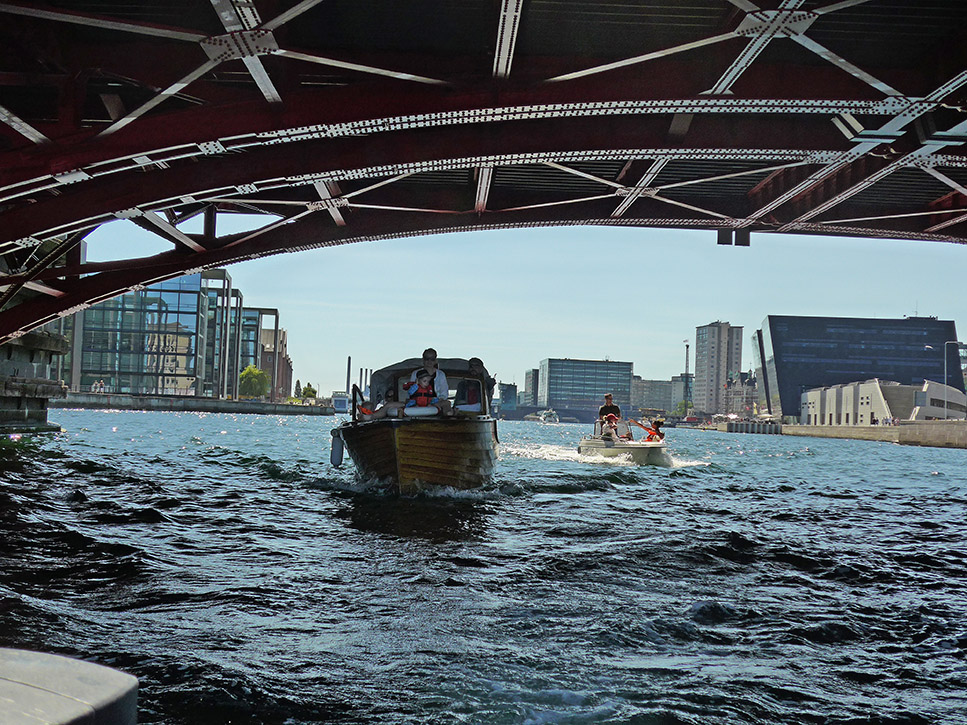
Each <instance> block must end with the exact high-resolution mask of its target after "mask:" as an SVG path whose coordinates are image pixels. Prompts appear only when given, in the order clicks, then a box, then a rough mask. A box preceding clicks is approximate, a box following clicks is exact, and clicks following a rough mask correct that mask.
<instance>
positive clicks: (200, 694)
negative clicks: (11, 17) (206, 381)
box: [0, 410, 967, 725]
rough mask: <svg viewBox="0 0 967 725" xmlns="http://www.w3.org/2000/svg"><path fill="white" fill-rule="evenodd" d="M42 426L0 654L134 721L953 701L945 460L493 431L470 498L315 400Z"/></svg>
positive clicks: (494, 719)
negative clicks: (292, 406)
mask: <svg viewBox="0 0 967 725" xmlns="http://www.w3.org/2000/svg"><path fill="white" fill-rule="evenodd" d="M51 417H52V419H54V420H56V421H57V422H58V423H60V424H61V425H63V426H64V428H65V432H64V433H62V434H58V435H53V436H49V437H44V438H37V439H34V440H28V439H22V440H20V441H8V442H4V444H3V445H2V446H0V646H7V647H21V648H27V649H37V650H42V651H47V652H55V653H62V654H68V655H73V656H77V657H81V658H84V659H91V660H93V661H96V662H99V663H101V664H106V665H109V666H113V667H116V668H119V669H122V670H125V671H128V672H131V673H132V674H135V675H137V676H138V677H139V678H140V681H141V689H140V710H139V718H140V719H139V722H141V723H165V724H168V723H173V724H182V723H184V724H187V723H191V724H199V725H201V724H205V725H210V724H212V723H279V724H280V725H281V724H283V723H285V724H288V725H302V724H304V723H322V722H336V723H414V724H416V723H421V724H422V723H638V724H652V723H654V724H656V725H658V724H660V725H665V724H669V723H696V724H698V723H702V724H708V723H712V724H715V723H722V724H725V723H823V724H829V725H832V724H843V725H846V724H847V723H849V724H850V725H853V724H858V723H884V724H885V723H896V724H900V723H961V722H964V721H965V719H967V715H965V713H967V657H965V655H967V618H965V616H964V613H965V612H967V526H965V510H967V509H965V504H967V452H965V451H962V450H948V449H936V448H911V447H901V446H897V445H891V444H885V443H877V442H867V441H851V440H820V439H809V438H789V437H782V436H767V435H742V434H726V433H718V432H705V431H696V430H676V429H671V430H669V431H668V443H669V447H670V453H671V455H670V458H669V461H668V464H669V465H668V466H665V467H653V466H649V467H636V466H633V465H630V464H628V463H625V462H620V461H614V460H607V461H605V460H603V459H602V460H597V461H594V460H590V461H589V460H584V459H581V458H579V457H578V455H577V453H576V446H577V441H578V439H579V438H580V436H581V435H582V434H583V433H584V432H585V431H584V426H580V425H569V424H557V425H544V424H540V423H529V422H503V423H501V424H500V428H499V435H500V439H501V457H500V462H499V467H498V475H497V480H496V481H495V482H494V485H493V487H492V488H489V489H487V490H483V491H478V492H473V493H470V494H467V493H464V494H456V493H449V494H448V493H446V492H439V493H437V494H436V495H432V496H423V497H419V498H415V499H398V498H392V497H387V496H385V495H383V494H381V493H379V492H378V491H373V490H367V489H366V488H365V487H364V486H361V485H359V484H358V483H356V482H355V481H354V479H353V475H352V464H351V463H347V465H346V466H345V467H344V468H343V469H341V470H337V469H334V468H333V467H332V466H331V465H330V464H329V452H328V447H329V440H330V436H329V429H330V427H332V425H333V424H334V419H333V418H325V419H321V418H304V417H266V416H254V415H212V414H199V413H139V412H117V411H115V412H111V411H71V410H60V411H55V412H52V414H51Z"/></svg>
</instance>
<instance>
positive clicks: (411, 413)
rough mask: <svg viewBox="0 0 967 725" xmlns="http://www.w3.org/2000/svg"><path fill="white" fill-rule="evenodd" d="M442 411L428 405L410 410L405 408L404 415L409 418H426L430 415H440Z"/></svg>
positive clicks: (413, 407)
mask: <svg viewBox="0 0 967 725" xmlns="http://www.w3.org/2000/svg"><path fill="white" fill-rule="evenodd" d="M439 413H440V409H439V408H438V407H436V406H435V405H426V406H423V407H420V406H416V405H414V406H412V407H410V408H403V415H405V416H406V417H407V418H425V417H426V416H428V415H438V414H439Z"/></svg>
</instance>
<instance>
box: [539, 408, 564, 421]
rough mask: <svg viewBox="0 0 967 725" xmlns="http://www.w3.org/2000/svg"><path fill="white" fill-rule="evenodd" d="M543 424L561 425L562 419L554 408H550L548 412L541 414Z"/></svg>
mask: <svg viewBox="0 0 967 725" xmlns="http://www.w3.org/2000/svg"><path fill="white" fill-rule="evenodd" d="M540 416H541V423H560V422H561V419H560V418H559V417H558V415H557V413H556V412H555V410H554V408H548V409H547V410H542V411H541V412H540Z"/></svg>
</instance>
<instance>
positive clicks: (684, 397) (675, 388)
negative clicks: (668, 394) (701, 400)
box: [668, 373, 695, 413]
mask: <svg viewBox="0 0 967 725" xmlns="http://www.w3.org/2000/svg"><path fill="white" fill-rule="evenodd" d="M694 382H695V381H694V376H693V375H692V373H682V374H681V375H676V376H675V377H673V378H672V400H671V406H670V407H669V408H668V410H669V412H672V413H673V412H675V410H676V409H677V408H678V407H679V405H680V404H681V403H682V402H683V401H690V400H691V390H692V387H693V383H694Z"/></svg>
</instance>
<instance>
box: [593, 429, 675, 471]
mask: <svg viewBox="0 0 967 725" xmlns="http://www.w3.org/2000/svg"><path fill="white" fill-rule="evenodd" d="M617 428H618V435H619V436H624V435H627V436H631V437H630V438H628V439H623V440H619V441H615V440H613V439H611V438H604V437H603V436H602V435H601V421H596V422H595V424H594V433H592V434H591V435H587V436H584V438H582V439H581V440H580V442H579V443H578V453H579V454H581V455H583V456H604V457H605V458H618V457H620V456H630V457H631V460H632V461H634V462H635V463H637V464H638V465H642V466H643V465H648V464H651V465H661V464H663V463H664V462H665V461H666V460H667V458H668V455H667V450H668V446H667V445H666V444H665V441H664V440H655V441H648V440H637V441H636V440H634V434H633V432H632V430H631V428H630V427H629V426H628V423H627V422H626V421H623V420H621V421H618V424H617Z"/></svg>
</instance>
